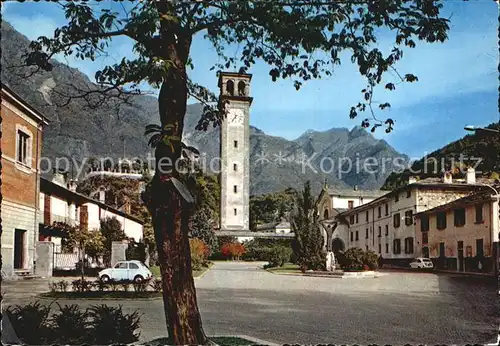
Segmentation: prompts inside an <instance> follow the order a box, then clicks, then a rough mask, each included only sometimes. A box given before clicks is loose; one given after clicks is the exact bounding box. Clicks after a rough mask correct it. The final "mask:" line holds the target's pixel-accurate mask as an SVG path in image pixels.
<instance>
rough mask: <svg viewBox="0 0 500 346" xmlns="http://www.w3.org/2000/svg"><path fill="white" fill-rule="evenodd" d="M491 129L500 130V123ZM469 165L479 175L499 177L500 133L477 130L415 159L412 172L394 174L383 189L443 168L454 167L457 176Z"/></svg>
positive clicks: (433, 174)
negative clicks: (417, 159) (411, 177)
mask: <svg viewBox="0 0 500 346" xmlns="http://www.w3.org/2000/svg"><path fill="white" fill-rule="evenodd" d="M488 128H490V129H497V130H500V124H491V125H489V126H488ZM460 165H461V166H460ZM467 166H472V167H475V169H476V172H477V174H478V175H482V176H485V177H492V178H495V179H498V176H499V173H500V134H495V133H491V132H482V131H477V132H475V133H474V134H469V135H466V136H464V137H463V138H461V139H459V140H457V141H455V142H452V143H450V144H448V145H446V146H444V147H443V148H441V149H438V150H436V151H434V152H432V153H431V154H429V155H427V156H426V157H424V158H422V159H420V160H419V161H416V162H414V163H413V164H412V166H411V171H410V170H406V171H404V172H403V173H400V174H395V173H394V174H391V175H390V176H389V177H388V178H387V180H386V181H385V183H384V185H383V187H382V189H384V190H392V189H394V188H396V187H398V186H400V185H402V184H405V183H406V182H407V181H408V178H409V177H410V176H415V177H418V178H428V177H434V176H438V175H440V174H441V173H442V171H443V170H452V171H454V174H455V175H456V176H461V175H463V174H462V173H463V171H464V168H466V167H467ZM476 166H477V167H476ZM460 168H462V169H460Z"/></svg>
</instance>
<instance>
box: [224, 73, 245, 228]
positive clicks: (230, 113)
mask: <svg viewBox="0 0 500 346" xmlns="http://www.w3.org/2000/svg"><path fill="white" fill-rule="evenodd" d="M251 79H252V75H249V74H239V73H231V72H220V73H219V88H220V101H221V102H226V103H225V109H226V117H225V118H224V119H223V120H222V123H221V129H220V155H221V172H220V183H221V194H220V230H221V231H240V232H241V231H249V230H250V227H249V226H250V225H249V210H250V203H249V201H250V200H249V198H250V194H249V192H250V160H249V147H250V126H249V116H250V105H251V104H252V98H251V97H250V96H249V94H250V80H251Z"/></svg>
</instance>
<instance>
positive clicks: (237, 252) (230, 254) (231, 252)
mask: <svg viewBox="0 0 500 346" xmlns="http://www.w3.org/2000/svg"><path fill="white" fill-rule="evenodd" d="M221 252H222V254H223V255H224V256H225V257H226V258H231V259H232V260H235V259H236V260H239V259H240V257H241V256H242V255H244V254H245V252H246V249H245V246H244V245H243V244H241V243H238V242H233V243H226V244H224V245H222V247H221Z"/></svg>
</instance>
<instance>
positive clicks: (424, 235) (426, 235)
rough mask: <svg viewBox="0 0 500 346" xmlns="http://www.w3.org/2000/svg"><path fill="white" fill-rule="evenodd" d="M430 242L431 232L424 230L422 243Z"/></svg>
mask: <svg viewBox="0 0 500 346" xmlns="http://www.w3.org/2000/svg"><path fill="white" fill-rule="evenodd" d="M428 242H429V233H428V232H422V244H427V243H428Z"/></svg>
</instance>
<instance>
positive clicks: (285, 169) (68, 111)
mask: <svg viewBox="0 0 500 346" xmlns="http://www.w3.org/2000/svg"><path fill="white" fill-rule="evenodd" d="M1 34H2V36H1V47H2V56H1V59H2V60H1V62H2V71H1V79H2V83H5V84H7V85H8V86H9V87H10V88H11V89H13V90H14V91H15V92H16V93H18V94H19V95H20V96H21V97H23V98H24V99H25V100H26V101H27V102H28V103H30V104H31V105H32V106H33V107H35V108H37V109H38V110H40V112H42V113H43V114H44V115H45V116H46V117H47V118H48V119H49V120H50V124H49V126H47V127H46V129H45V130H44V140H43V152H42V155H43V156H44V157H47V158H49V159H51V160H54V159H55V158H56V157H67V158H73V159H74V160H76V161H78V162H81V161H82V160H84V159H85V158H89V157H97V158H101V157H111V158H114V159H116V158H119V157H124V155H125V157H141V158H145V157H146V156H147V154H148V153H151V149H150V148H149V147H148V145H147V140H148V138H146V137H145V136H144V134H143V133H144V128H145V126H146V125H147V124H150V123H157V122H158V118H157V110H158V105H157V100H156V98H154V97H152V96H147V95H137V96H133V97H132V98H131V99H130V102H129V103H128V104H123V103H118V102H115V103H113V102H109V103H107V104H104V105H102V106H100V107H98V108H91V107H89V106H88V104H87V102H86V101H85V100H83V99H73V100H71V101H70V102H69V103H68V104H67V105H64V106H61V103H62V100H61V97H60V96H59V95H58V93H57V92H56V91H57V90H61V89H63V88H67V86H69V85H76V86H78V87H79V88H81V89H85V88H95V85H93V83H92V82H91V81H90V79H89V78H88V77H87V76H86V75H85V74H83V73H82V72H80V71H79V70H77V69H74V68H71V67H69V66H67V65H65V64H62V63H59V62H57V61H55V62H54V68H53V70H52V71H50V72H39V73H37V74H35V75H33V76H32V77H30V78H24V77H22V75H23V74H26V73H27V72H29V70H28V69H27V68H25V67H15V66H18V65H20V64H21V62H22V55H23V54H24V53H25V52H27V51H28V49H29V43H30V41H29V40H28V39H27V38H26V37H25V36H24V35H22V34H21V33H19V32H18V31H16V30H15V28H14V27H13V26H12V25H10V24H9V23H7V22H5V21H2V27H1ZM201 111H202V107H201V105H200V104H190V105H188V108H187V114H186V119H185V125H184V134H183V135H184V141H185V142H187V143H188V144H190V145H193V146H196V147H197V148H199V149H200V151H201V152H202V153H204V154H206V158H207V161H208V160H210V159H211V158H213V157H217V156H218V155H219V129H218V128H209V129H208V130H207V131H205V132H202V131H197V130H195V126H196V124H197V122H198V119H199V117H200V115H201ZM250 146H251V147H250V163H251V168H250V182H251V186H250V191H251V194H262V193H268V192H275V191H280V190H284V189H286V188H287V187H295V188H298V187H300V186H301V185H302V184H303V183H304V182H305V181H306V180H310V181H311V186H312V188H313V190H314V191H316V192H317V191H319V189H320V188H321V187H322V186H323V184H324V182H325V180H327V181H328V185H329V186H336V187H339V188H349V187H354V186H357V187H358V188H360V189H378V188H380V187H381V186H382V185H383V184H384V182H385V180H386V178H387V177H388V176H389V174H390V173H391V172H392V171H393V168H394V160H395V159H399V160H400V162H401V163H406V162H407V161H408V158H407V157H406V156H405V155H402V154H400V153H398V152H397V151H396V150H395V149H394V148H392V147H391V146H390V145H389V144H388V143H387V142H385V141H384V140H378V139H376V138H375V137H373V136H372V135H371V134H370V133H368V132H367V131H366V130H365V129H363V128H361V127H358V126H356V127H354V128H353V129H351V130H349V129H346V128H332V129H330V130H327V131H312V130H308V131H306V132H304V134H302V135H301V136H300V137H299V138H296V139H294V140H287V139H285V138H281V137H276V136H271V135H268V134H266V133H264V132H263V131H261V130H260V129H258V128H256V127H251V131H250ZM367 159H368V160H371V162H378V166H377V165H372V167H371V168H370V167H369V168H370V169H363V164H364V162H367V161H366V160H367ZM384 160H385V163H384ZM349 162H350V163H349ZM349 165H351V166H352V169H350V170H348V168H349ZM382 166H385V167H382ZM66 168H69V167H66ZM377 168H378V169H377ZM382 168H383V169H382ZM339 170H340V171H341V174H339ZM375 170H376V171H377V172H373V171H375ZM342 172H345V173H342Z"/></svg>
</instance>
